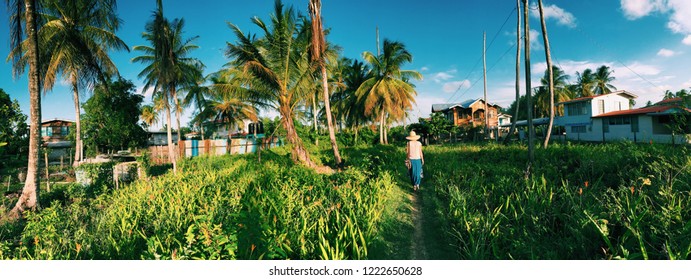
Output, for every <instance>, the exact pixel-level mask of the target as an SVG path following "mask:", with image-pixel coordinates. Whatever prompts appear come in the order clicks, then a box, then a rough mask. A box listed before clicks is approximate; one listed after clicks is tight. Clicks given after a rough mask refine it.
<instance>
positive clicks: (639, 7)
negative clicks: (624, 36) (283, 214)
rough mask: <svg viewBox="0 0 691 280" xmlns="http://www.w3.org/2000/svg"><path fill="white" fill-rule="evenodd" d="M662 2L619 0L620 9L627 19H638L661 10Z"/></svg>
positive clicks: (652, 0) (658, 0) (656, 0)
mask: <svg viewBox="0 0 691 280" xmlns="http://www.w3.org/2000/svg"><path fill="white" fill-rule="evenodd" d="M662 2H663V1H662V0H621V9H622V10H624V15H626V17H627V18H628V19H631V20H633V19H638V18H641V17H644V16H647V15H649V14H650V13H652V12H654V11H658V10H661V9H662V8H663V7H664V5H663V3H662Z"/></svg>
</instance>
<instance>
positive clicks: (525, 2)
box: [523, 0, 535, 165]
mask: <svg viewBox="0 0 691 280" xmlns="http://www.w3.org/2000/svg"><path fill="white" fill-rule="evenodd" d="M529 9H530V8H529V7H528V0H523V22H524V25H523V28H524V30H523V36H524V37H525V40H524V41H525V91H526V92H525V94H526V99H527V101H528V102H527V103H528V108H527V110H528V159H529V163H530V164H531V165H532V163H533V161H534V160H535V151H534V147H533V145H534V143H535V128H534V127H533V100H532V97H531V84H530V24H529V20H528V10H529Z"/></svg>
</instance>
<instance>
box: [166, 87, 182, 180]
mask: <svg viewBox="0 0 691 280" xmlns="http://www.w3.org/2000/svg"><path fill="white" fill-rule="evenodd" d="M166 122H167V123H168V127H167V132H168V160H169V161H170V163H172V164H173V174H177V173H178V168H177V160H176V155H175V149H174V147H173V131H172V130H173V129H172V121H171V116H170V102H168V101H166ZM178 140H179V138H178Z"/></svg>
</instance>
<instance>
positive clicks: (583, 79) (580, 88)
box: [575, 68, 596, 97]
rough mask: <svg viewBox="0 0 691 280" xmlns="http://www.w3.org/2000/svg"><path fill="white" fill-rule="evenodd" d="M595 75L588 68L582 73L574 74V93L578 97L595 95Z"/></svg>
mask: <svg viewBox="0 0 691 280" xmlns="http://www.w3.org/2000/svg"><path fill="white" fill-rule="evenodd" d="M595 83H596V81H595V74H593V70H592V69H590V68H588V69H585V70H583V73H579V72H576V86H575V92H576V94H577V96H578V97H588V96H593V95H595Z"/></svg>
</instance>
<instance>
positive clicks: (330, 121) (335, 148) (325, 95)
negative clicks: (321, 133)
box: [321, 63, 341, 166]
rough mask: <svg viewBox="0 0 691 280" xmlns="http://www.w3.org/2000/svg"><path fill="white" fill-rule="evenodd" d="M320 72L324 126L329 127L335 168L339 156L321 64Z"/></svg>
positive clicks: (326, 81)
mask: <svg viewBox="0 0 691 280" xmlns="http://www.w3.org/2000/svg"><path fill="white" fill-rule="evenodd" d="M321 70H322V88H323V89H324V108H325V109H326V124H327V126H328V127H329V138H330V139H331V148H333V150H334V160H335V161H336V166H340V165H341V154H340V153H339V152H338V143H336V133H335V132H334V124H333V120H332V119H331V104H330V103H331V102H329V81H328V79H327V76H326V66H325V65H324V63H322V64H321Z"/></svg>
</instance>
